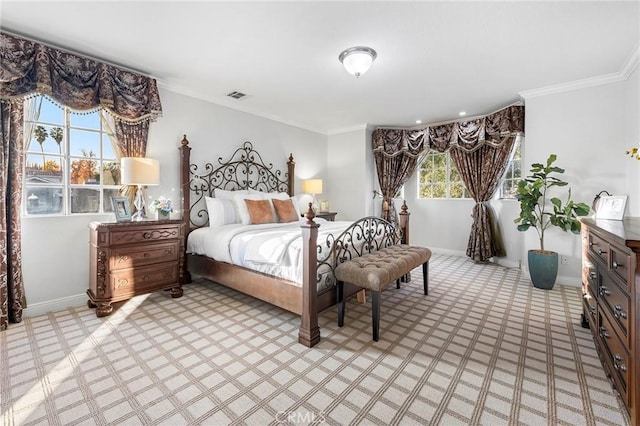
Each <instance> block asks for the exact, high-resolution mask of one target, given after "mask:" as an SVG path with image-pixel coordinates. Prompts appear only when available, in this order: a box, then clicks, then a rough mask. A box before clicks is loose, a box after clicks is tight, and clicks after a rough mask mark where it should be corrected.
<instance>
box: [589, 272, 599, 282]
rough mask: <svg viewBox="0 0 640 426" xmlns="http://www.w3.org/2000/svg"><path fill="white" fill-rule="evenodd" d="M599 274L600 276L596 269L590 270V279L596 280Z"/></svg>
mask: <svg viewBox="0 0 640 426" xmlns="http://www.w3.org/2000/svg"><path fill="white" fill-rule="evenodd" d="M597 276H598V274H596V272H595V271H591V272H589V279H591V280H595V279H596V277H597Z"/></svg>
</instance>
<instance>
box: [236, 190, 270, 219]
mask: <svg viewBox="0 0 640 426" xmlns="http://www.w3.org/2000/svg"><path fill="white" fill-rule="evenodd" d="M264 199H265V198H264V196H263V193H262V192H257V193H254V194H236V195H235V197H233V201H234V202H235V206H236V211H237V212H238V216H239V219H240V221H239V223H242V224H243V225H250V224H251V216H250V215H249V209H248V208H247V204H246V203H245V202H244V200H264ZM272 208H273V206H272ZM274 217H275V216H274ZM274 222H275V220H274Z"/></svg>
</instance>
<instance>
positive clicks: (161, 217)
mask: <svg viewBox="0 0 640 426" xmlns="http://www.w3.org/2000/svg"><path fill="white" fill-rule="evenodd" d="M168 219H169V212H164V211H162V210H156V220H168Z"/></svg>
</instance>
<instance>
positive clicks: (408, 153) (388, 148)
mask: <svg viewBox="0 0 640 426" xmlns="http://www.w3.org/2000/svg"><path fill="white" fill-rule="evenodd" d="M424 136H425V132H424V131H422V130H418V131H414V130H400V129H377V130H374V132H373V137H372V139H373V153H374V156H375V161H376V169H377V172H378V184H379V185H380V190H381V191H382V210H381V212H382V213H381V217H382V218H383V219H385V220H387V221H389V222H391V223H394V224H395V223H396V222H397V220H398V214H397V212H396V208H395V205H394V203H393V198H394V197H395V196H396V194H397V193H398V192H399V191H400V189H401V188H402V185H404V183H405V182H406V181H407V180H408V179H409V177H411V175H412V174H413V173H414V172H415V170H416V167H417V166H418V164H420V161H421V157H422V155H423V154H424V153H425V148H426V146H425V142H424Z"/></svg>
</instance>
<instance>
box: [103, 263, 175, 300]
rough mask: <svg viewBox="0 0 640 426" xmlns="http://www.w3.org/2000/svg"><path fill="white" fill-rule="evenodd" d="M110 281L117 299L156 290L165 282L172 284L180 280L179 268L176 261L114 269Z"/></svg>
mask: <svg viewBox="0 0 640 426" xmlns="http://www.w3.org/2000/svg"><path fill="white" fill-rule="evenodd" d="M110 281H111V291H112V294H113V297H114V299H117V298H119V297H121V296H126V295H129V294H132V293H135V294H139V293H140V292H141V291H144V290H148V289H154V290H156V289H158V288H159V287H161V286H162V285H163V284H167V285H168V286H170V285H172V284H174V283H176V282H177V281H178V269H177V268H176V266H175V264H174V263H167V264H162V265H152V266H144V267H141V268H135V269H124V270H121V271H113V272H112V273H111V274H110Z"/></svg>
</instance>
